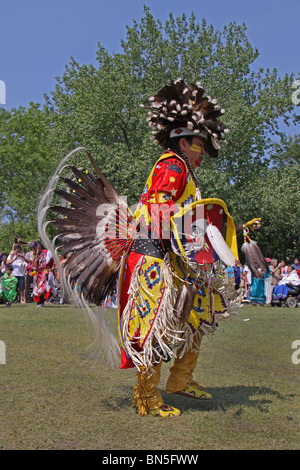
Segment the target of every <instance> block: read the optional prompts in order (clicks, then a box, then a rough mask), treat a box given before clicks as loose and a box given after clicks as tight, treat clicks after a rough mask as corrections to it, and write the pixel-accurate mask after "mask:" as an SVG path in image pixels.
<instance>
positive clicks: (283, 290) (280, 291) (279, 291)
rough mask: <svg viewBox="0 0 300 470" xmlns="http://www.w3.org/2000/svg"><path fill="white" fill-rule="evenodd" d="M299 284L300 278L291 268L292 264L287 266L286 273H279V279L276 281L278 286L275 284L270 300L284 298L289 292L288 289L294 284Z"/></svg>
mask: <svg viewBox="0 0 300 470" xmlns="http://www.w3.org/2000/svg"><path fill="white" fill-rule="evenodd" d="M299 285H300V278H299V276H298V274H297V272H296V270H295V269H294V268H293V266H291V265H289V266H287V273H286V274H283V275H281V279H280V281H279V282H278V286H275V287H274V289H273V292H272V300H275V301H278V300H285V299H286V298H287V295H288V293H289V290H290V289H291V288H292V287H294V286H299Z"/></svg>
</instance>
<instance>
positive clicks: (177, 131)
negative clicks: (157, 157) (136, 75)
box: [141, 78, 229, 157]
mask: <svg viewBox="0 0 300 470" xmlns="http://www.w3.org/2000/svg"><path fill="white" fill-rule="evenodd" d="M204 93H205V89H204V88H203V87H202V86H201V84H200V83H199V82H196V84H193V83H188V84H187V85H185V83H184V81H183V80H182V79H181V78H178V79H177V80H175V81H174V82H172V83H171V84H170V85H166V86H165V87H163V88H162V89H161V90H160V91H159V92H158V93H157V94H156V95H155V96H151V97H150V98H149V103H150V104H149V106H145V105H143V104H142V105H141V106H142V107H144V108H148V109H150V111H149V113H148V114H149V117H148V122H149V125H150V126H151V127H152V128H153V131H152V135H153V140H154V142H155V143H156V144H158V145H160V146H162V147H165V145H166V143H167V141H168V140H169V138H172V137H178V136H185V135H195V136H196V135H198V136H201V137H203V138H204V139H205V140H206V151H207V153H208V154H209V155H210V156H211V157H217V155H218V151H219V150H220V148H221V145H220V140H222V139H224V134H226V133H228V132H229V131H228V129H227V128H226V126H225V125H224V124H223V123H222V122H221V121H220V120H219V119H218V118H219V117H220V116H222V114H224V112H225V110H224V109H223V108H221V107H220V105H219V104H218V101H217V100H216V99H211V97H210V96H204Z"/></svg>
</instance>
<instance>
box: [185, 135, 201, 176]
mask: <svg viewBox="0 0 300 470" xmlns="http://www.w3.org/2000/svg"><path fill="white" fill-rule="evenodd" d="M179 145H180V147H181V150H182V151H183V152H184V153H185V154H186V156H187V157H188V159H189V161H190V164H191V167H192V168H193V170H195V169H196V168H198V167H200V166H201V163H202V158H203V155H204V154H205V153H206V150H205V140H204V139H202V137H197V136H196V137H193V140H192V142H191V143H190V142H188V141H187V140H186V139H185V138H184V137H182V139H180V141H179Z"/></svg>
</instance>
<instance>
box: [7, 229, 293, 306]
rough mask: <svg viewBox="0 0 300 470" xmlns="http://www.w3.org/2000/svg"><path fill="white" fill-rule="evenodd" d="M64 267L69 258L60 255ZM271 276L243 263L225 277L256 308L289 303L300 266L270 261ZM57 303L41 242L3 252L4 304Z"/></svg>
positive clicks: (53, 274)
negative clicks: (253, 270) (240, 290)
mask: <svg viewBox="0 0 300 470" xmlns="http://www.w3.org/2000/svg"><path fill="white" fill-rule="evenodd" d="M59 259H60V263H61V265H62V266H63V265H64V263H65V261H66V258H64V257H63V256H62V255H59ZM266 261H267V262H268V265H269V273H268V274H267V273H265V272H263V271H262V270H259V274H260V275H259V278H254V277H253V276H252V275H251V271H250V269H249V267H248V266H247V265H246V264H245V265H244V266H242V264H241V263H240V261H238V260H237V261H236V262H235V266H233V267H227V268H225V269H224V274H225V275H226V276H228V278H230V279H232V282H234V285H235V289H236V290H238V289H242V291H243V297H244V302H247V303H250V304H252V305H263V304H267V305H270V304H271V303H272V300H274V299H275V300H278V299H280V300H283V301H284V300H285V298H286V297H287V295H288V291H289V289H290V288H292V287H294V286H300V262H299V259H298V258H295V260H294V263H293V264H289V265H288V264H287V263H286V262H285V261H281V262H280V263H278V261H277V259H269V258H266ZM54 300H55V302H56V303H68V300H67V299H64V298H62V296H61V295H60V292H59V274H58V271H57V269H56V266H55V264H54V262H53V258H52V254H51V253H50V252H49V250H46V249H44V247H43V245H42V243H41V242H40V241H39V240H33V241H31V242H23V241H22V239H21V238H20V237H16V238H15V240H14V243H13V244H12V248H11V251H10V253H3V252H2V251H0V303H4V304H5V305H6V306H8V307H9V306H10V305H11V304H12V303H13V302H19V303H21V304H26V303H27V302H30V301H35V302H36V304H37V306H38V307H42V306H44V305H47V304H49V303H51V302H53V301H54ZM110 303H111V304H113V305H112V306H114V307H115V306H116V299H115V298H109V299H107V305H106V306H110Z"/></svg>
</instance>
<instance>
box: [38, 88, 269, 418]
mask: <svg viewBox="0 0 300 470" xmlns="http://www.w3.org/2000/svg"><path fill="white" fill-rule="evenodd" d="M145 107H146V106H145ZM146 108H148V109H149V112H148V115H149V117H148V121H149V124H150V126H151V127H152V129H153V131H152V134H153V138H154V141H155V143H157V144H158V145H160V146H161V147H162V148H163V149H164V150H163V154H162V155H161V157H160V158H159V159H158V161H157V162H156V164H155V165H154V167H153V169H152V171H151V173H150V175H149V177H148V180H147V182H146V185H145V188H144V191H143V193H142V195H141V198H140V200H139V201H138V204H137V206H136V210H135V213H134V215H133V216H131V215H129V217H128V220H127V219H126V217H125V218H124V217H122V214H123V213H124V211H125V212H126V213H127V211H128V208H127V206H126V204H125V203H124V201H123V200H122V199H121V198H120V196H119V194H118V193H117V192H116V190H115V189H114V188H113V187H112V186H111V185H110V184H109V182H108V181H107V180H106V179H105V177H104V176H103V175H102V173H101V172H100V171H99V169H98V168H97V166H96V164H95V162H94V160H93V159H92V157H91V156H90V155H89V154H88V155H89V158H90V160H91V162H92V164H93V166H94V169H95V170H96V172H97V177H96V178H95V177H92V176H91V175H90V174H89V173H88V172H86V174H84V173H82V172H80V171H79V170H78V169H76V168H74V167H71V169H72V171H73V174H74V175H75V177H76V179H77V182H75V181H74V180H71V179H69V178H62V180H63V182H64V183H66V184H67V185H68V186H69V189H70V190H71V192H69V193H67V192H64V191H61V190H56V191H55V192H56V194H58V195H59V196H61V197H63V198H64V199H66V200H67V201H68V202H69V204H70V205H71V207H69V208H65V207H58V206H55V207H52V210H54V211H56V212H57V213H59V214H61V215H62V216H63V218H61V219H56V221H54V222H53V223H54V225H56V226H57V227H58V228H59V229H60V231H61V233H60V235H59V236H60V239H61V240H62V242H63V247H64V251H65V252H66V253H68V252H69V253H71V256H70V258H69V260H68V263H67V265H66V268H65V270H66V272H65V274H67V276H68V278H69V280H70V281H71V282H73V283H74V280H75V283H76V286H75V288H76V291H77V292H78V289H79V288H80V289H81V290H82V292H83V295H84V297H85V299H88V300H89V301H92V302H94V303H95V304H98V305H99V304H101V302H103V300H104V299H105V297H106V296H107V293H108V292H109V291H110V290H112V289H113V288H114V286H115V282H116V280H117V281H118V297H119V340H120V344H121V365H120V368H124V369H125V368H130V367H136V368H137V371H138V374H137V375H138V380H137V385H136V386H135V387H134V398H133V400H132V402H133V406H134V407H135V408H136V409H137V411H138V413H139V414H140V415H146V414H151V415H154V416H161V417H168V416H177V415H179V414H180V411H179V410H178V409H176V408H174V407H172V406H170V405H167V404H165V403H164V402H163V399H162V396H161V394H160V392H159V390H158V389H157V386H158V383H159V379H160V371H161V366H162V362H163V361H168V360H170V359H171V358H174V364H173V366H172V367H171V370H170V377H169V379H168V381H167V385H166V392H167V393H170V394H172V393H179V394H182V395H185V396H189V397H193V398H197V399H210V398H211V396H210V394H209V393H207V392H206V391H205V390H204V389H203V387H202V386H201V385H200V384H198V383H197V382H195V381H194V380H193V371H194V369H195V366H196V363H197V359H198V355H199V349H200V344H201V340H202V337H203V335H205V334H212V333H213V332H214V331H215V330H216V328H217V322H218V320H219V319H220V318H222V317H224V316H225V317H228V316H229V315H230V314H231V313H235V312H236V310H237V308H238V307H239V305H240V303H241V299H242V293H241V294H240V293H239V292H238V291H235V289H234V286H231V285H230V284H228V283H227V279H226V277H225V276H224V275H223V274H222V269H221V268H222V263H224V264H226V265H231V266H233V265H234V264H235V260H236V259H238V250H237V240H236V238H237V230H236V227H235V225H234V223H233V220H232V218H231V216H230V214H229V212H228V209H227V207H226V205H225V203H224V202H223V201H221V200H220V199H213V198H212V199H202V197H201V193H200V189H199V188H198V185H197V182H196V177H195V173H194V170H195V169H196V168H198V167H200V165H201V162H202V158H203V156H204V155H205V154H208V155H209V156H210V157H212V158H215V157H217V155H218V151H219V149H220V143H221V141H222V139H223V138H224V134H226V133H227V129H226V127H225V125H224V124H223V123H222V122H221V121H220V119H219V118H220V116H221V115H222V114H223V112H224V110H223V109H221V108H220V106H219V105H218V103H217V101H216V100H214V99H211V98H210V97H207V96H205V90H204V89H203V88H202V86H201V85H200V84H199V83H196V84H191V83H189V84H188V85H185V83H184V82H183V80H181V79H178V80H176V81H175V82H172V83H171V84H170V85H167V86H165V87H164V88H162V90H160V91H159V92H158V93H157V95H155V96H153V97H151V98H150V99H149V106H147V107H146ZM87 153H88V152H87ZM120 201H121V202H120ZM105 203H109V204H110V205H111V207H112V209H111V211H110V210H108V211H103V212H101V207H102V206H103V204H105ZM106 207H107V204H106ZM116 207H117V209H115V208H116ZM99 208H100V210H99ZM104 214H105V215H104ZM125 219H126V220H125ZM258 221H259V219H253V220H252V221H250V222H248V223H247V224H245V226H247V227H250V228H252V229H253V228H255V227H256V224H257V222H258ZM116 222H117V223H116ZM116 225H117V226H118V230H117V234H116V230H112V227H114V229H115V228H116ZM124 226H125V232H126V233H125V236H124V235H121V233H124V230H123V232H122V230H121V228H122V227H123V228H124ZM245 226H242V225H240V226H239V228H238V230H240V228H241V227H245ZM93 230H94V235H93V233H92V232H93ZM41 236H42V235H41ZM262 263H263V262H262ZM263 268H264V269H267V268H266V267H265V266H263Z"/></svg>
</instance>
